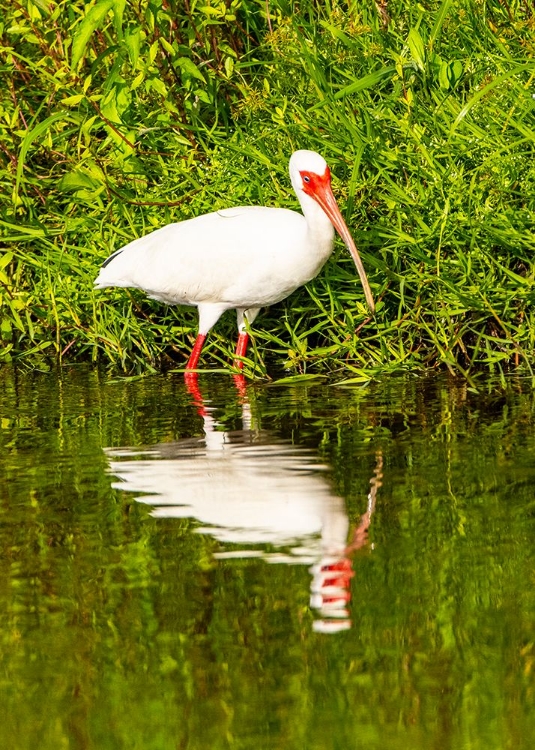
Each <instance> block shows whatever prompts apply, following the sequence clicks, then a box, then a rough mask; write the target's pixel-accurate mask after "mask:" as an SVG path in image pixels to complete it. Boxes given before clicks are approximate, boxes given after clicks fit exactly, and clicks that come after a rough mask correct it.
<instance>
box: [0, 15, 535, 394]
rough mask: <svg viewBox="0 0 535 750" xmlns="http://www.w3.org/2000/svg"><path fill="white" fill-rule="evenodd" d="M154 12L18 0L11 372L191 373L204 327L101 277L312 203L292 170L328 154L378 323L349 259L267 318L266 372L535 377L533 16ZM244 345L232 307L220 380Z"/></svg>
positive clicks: (4, 224)
mask: <svg viewBox="0 0 535 750" xmlns="http://www.w3.org/2000/svg"><path fill="white" fill-rule="evenodd" d="M379 5H381V4H379ZM157 7H159V4H152V3H148V2H146V0H140V1H139V2H134V3H128V4H124V3H121V2H111V0H99V1H98V2H96V3H93V4H92V5H91V4H89V5H88V4H86V3H84V2H81V1H78V2H76V1H72V0H69V2H67V0H60V1H59V2H55V1H54V0H50V1H49V0H35V2H30V1H26V2H15V3H13V2H11V0H10V2H8V1H7V0H0V9H1V11H2V13H1V14H0V18H1V19H2V25H1V35H0V38H1V41H2V48H1V50H0V66H1V68H2V72H3V80H4V85H3V86H2V87H1V89H0V109H1V113H0V114H1V116H0V180H1V187H2V190H1V191H0V196H1V197H0V210H1V218H0V226H1V228H2V235H3V237H2V243H1V247H0V316H1V318H0V346H1V359H2V361H4V362H6V361H10V360H16V361H18V362H21V363H25V364H26V365H27V366H29V367H38V366H46V364H47V363H50V361H51V360H52V359H60V360H65V359H68V360H74V359H79V360H82V359H83V360H92V361H94V362H99V363H104V364H106V365H108V366H110V367H112V368H114V369H121V370H124V371H126V372H130V373H136V372H137V373H142V372H145V371H147V370H151V369H159V368H161V367H169V366H171V367H177V368H180V367H183V366H184V364H185V362H186V359H187V356H188V352H189V349H190V347H191V345H192V342H193V339H194V336H195V328H196V316H195V312H194V311H193V310H187V309H182V308H181V309H170V308H166V307H165V306H163V305H159V304H158V303H153V302H150V301H148V300H147V299H145V298H144V296H143V294H141V293H138V292H136V291H128V290H108V291H104V292H102V291H101V292H94V291H93V289H92V282H93V279H94V277H95V276H96V274H97V271H98V267H99V265H100V263H101V261H102V260H103V259H104V258H106V257H107V255H108V254H109V253H110V252H112V251H113V250H114V249H117V248H119V247H121V246H122V245H123V244H125V243H127V242H128V241H130V240H131V239H133V238H134V237H137V236H139V235H142V234H143V233H146V232H148V231H150V230H152V229H153V228H156V227H159V226H161V225H163V224H165V223H167V222H169V221H176V220H180V219H184V218H188V217H191V216H194V215H197V214H200V213H204V212H207V211H209V210H212V209H213V208H214V207H222V206H228V205H236V204H256V203H258V204H269V205H278V206H288V207H297V204H296V199H295V196H294V195H293V193H292V191H291V187H290V184H289V178H288V174H287V163H288V158H289V155H290V154H291V152H292V151H293V150H294V149H296V148H311V149H315V150H318V151H320V152H321V153H322V154H323V155H324V156H325V158H326V159H327V160H328V162H329V164H330V165H331V169H332V171H333V173H334V175H335V180H334V191H335V194H336V195H337V197H338V199H339V201H340V203H341V205H342V207H343V211H344V214H345V216H346V220H347V222H348V225H349V226H350V228H351V230H352V232H353V234H354V237H355V239H356V241H357V245H358V246H359V248H360V250H361V253H362V256H363V260H364V264H365V266H366V268H367V270H368V274H369V277H370V281H371V283H372V288H373V290H374V294H375V296H376V298H377V299H378V301H379V302H378V305H377V312H376V314H375V316H374V317H373V319H371V320H368V318H367V316H366V310H365V306H364V299H363V295H362V291H361V288H360V285H359V283H358V279H357V277H356V274H355V271H354V268H353V265H352V261H351V259H350V258H349V256H346V253H345V252H344V251H343V250H342V248H341V247H340V251H339V252H338V250H337V252H336V253H335V255H334V256H333V259H332V260H331V261H330V262H329V263H328V264H327V266H326V267H325V268H324V270H323V271H322V272H321V274H320V275H319V276H318V277H317V279H316V280H315V281H314V282H312V283H311V284H309V285H308V286H307V287H306V288H303V289H301V290H299V291H298V292H296V293H295V294H293V295H292V296H291V297H290V298H289V299H288V300H287V301H286V302H284V303H282V304H280V305H276V306H274V307H273V308H270V309H269V310H267V311H264V312H263V313H262V315H261V316H260V317H259V318H258V319H257V321H256V322H255V325H254V346H253V347H252V348H251V351H250V360H249V362H248V365H247V368H246V369H247V372H248V373H249V374H250V375H255V376H266V375H275V374H281V373H283V372H284V371H285V374H286V375H310V374H320V373H322V374H332V375H333V376H336V377H337V378H338V379H346V380H348V379H356V380H359V379H369V378H370V377H373V376H374V375H376V374H378V373H381V372H384V371H392V370H399V369H409V370H422V371H423V370H429V369H431V368H444V367H447V368H448V369H450V370H451V371H452V372H455V373H460V374H463V375H464V376H465V377H467V378H468V379H469V380H471V379H473V378H474V377H475V376H476V375H477V374H478V373H481V372H492V373H494V374H499V375H501V376H502V377H504V376H505V374H506V373H507V372H508V371H510V370H511V369H512V368H515V369H517V370H520V371H521V372H526V373H529V374H532V370H533V368H534V366H535V357H534V335H535V321H534V318H533V301H534V299H535V289H534V283H535V268H534V263H533V257H534V251H535V233H534V232H533V225H534V217H535V198H534V195H535V161H534V159H533V155H534V146H535V99H534V93H535V59H534V53H535V42H534V41H533V39H534V31H535V10H534V9H533V8H532V7H531V6H530V5H529V4H528V3H521V2H508V3H507V2H499V1H498V0H490V1H489V2H471V1H469V0H460V2H455V3H453V2H451V0H449V1H448V0H444V1H443V2H428V3H426V4H425V5H424V4H416V3H414V2H410V1H409V0H397V1H396V2H389V3H383V4H382V5H381V7H383V8H386V13H387V16H388V18H385V16H384V15H382V14H381V13H379V11H378V5H377V4H376V3H375V2H373V1H372V0H363V1H362V2H358V3H357V2H349V3H341V2H327V3H325V2H322V3H319V2H313V1H312V0H304V1H303V2H301V3H292V2H283V1H282V0H270V1H269V3H267V4H266V2H265V0H232V2H225V3H223V2H221V1H219V2H213V1H212V2H209V0H206V2H204V3H203V4H202V5H201V4H199V5H198V4H196V3H195V2H194V1H193V0H190V2H188V3H185V2H174V1H173V2H170V3H169V4H168V5H167V6H166V8H167V9H166V10H163V9H161V8H160V9H159V10H156V9H157ZM266 8H268V9H269V14H270V17H269V23H268V19H267V18H266ZM337 247H338V246H337ZM234 338H235V319H234V316H233V315H231V314H230V313H229V314H227V315H226V316H225V317H224V318H223V319H222V320H221V321H220V323H219V324H218V325H217V327H216V329H215V330H214V331H213V332H212V333H211V334H210V339H209V344H208V345H207V348H206V351H205V353H204V356H203V364H204V365H205V366H209V367H220V366H229V363H231V361H232V349H233V343H234Z"/></svg>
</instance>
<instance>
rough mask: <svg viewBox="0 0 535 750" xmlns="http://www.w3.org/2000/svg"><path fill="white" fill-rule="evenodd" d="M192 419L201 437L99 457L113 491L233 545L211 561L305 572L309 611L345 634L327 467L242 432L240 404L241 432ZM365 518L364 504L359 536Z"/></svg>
mask: <svg viewBox="0 0 535 750" xmlns="http://www.w3.org/2000/svg"><path fill="white" fill-rule="evenodd" d="M200 413H202V416H203V421H204V436H203V437H200V438H194V439H188V440H181V441H179V442H173V443H163V444H160V445H156V446H153V447H151V448H148V449H146V450H139V449H131V448H121V449H107V451H106V453H107V455H108V457H109V459H110V472H111V473H112V474H114V475H115V476H116V477H118V479H119V481H118V482H116V483H114V485H113V486H114V487H115V488H117V489H122V490H126V491H128V492H135V493H139V496H138V497H137V498H136V499H137V500H139V501H140V502H143V503H147V504H149V505H153V506H154V510H153V511H152V514H153V515H154V516H156V517H166V518H169V517H173V518H184V517H190V518H195V519H197V520H198V521H199V522H200V524H201V525H200V527H199V528H198V529H197V531H198V532H200V533H204V534H210V535H211V536H213V537H214V538H215V539H218V540H219V541H220V542H223V543H228V544H234V545H238V549H233V550H229V549H227V550H223V551H222V552H220V553H217V555H216V556H217V557H219V558H230V557H261V558H263V559H265V560H267V561H269V562H274V563H275V562H277V563H301V564H303V563H305V564H308V565H312V566H313V568H312V569H311V571H312V572H313V587H312V592H313V593H312V600H311V601H312V606H313V607H314V608H316V609H319V610H320V611H321V612H322V616H323V615H324V616H325V617H327V618H329V619H331V618H336V620H337V622H338V625H337V626H334V624H332V625H331V626H330V629H340V628H341V627H345V628H347V627H350V622H349V620H348V612H347V607H346V605H347V601H348V600H349V580H350V577H351V575H352V571H351V563H350V561H349V558H348V557H347V552H348V551H350V550H349V548H348V542H347V535H348V528H349V522H348V518H347V514H346V511H345V506H344V501H343V500H342V498H341V497H339V496H338V495H336V494H334V492H333V491H332V489H331V487H330V484H329V481H328V479H327V477H326V476H325V471H326V468H327V467H325V466H324V465H321V464H320V463H319V462H318V460H317V456H316V454H315V453H314V452H313V451H312V450H308V449H306V448H303V447H300V446H296V445H292V444H291V443H289V442H285V441H283V440H281V439H279V438H276V437H274V436H273V435H272V434H270V433H268V432H266V431H259V430H254V429H251V428H250V413H249V406H248V404H244V406H243V417H244V420H243V421H244V428H245V429H243V430H241V431H236V432H224V431H221V430H218V429H217V423H216V422H215V420H214V419H213V417H212V415H211V414H210V410H209V409H208V408H204V409H203V410H202V412H200ZM373 502H374V501H373ZM372 512H373V503H372V502H370V504H369V506H368V511H367V513H366V514H365V518H366V519H367V521H366V528H367V526H368V525H369V519H370V517H371V514H372ZM363 518H364V517H363ZM362 525H363V524H362V522H361V525H360V526H359V529H360V528H361V527H362ZM362 539H363V540H365V531H364V532H363V534H362ZM266 545H269V548H270V551H267V550H265V548H264V547H265V546H266ZM357 546H362V544H361V543H359V544H357ZM350 547H351V545H350ZM274 550H276V551H274ZM335 571H336V575H332V573H334V572H335ZM337 590H338V591H339V592H340V595H339V596H338V597H337V594H336V591H337ZM318 625H319V623H318Z"/></svg>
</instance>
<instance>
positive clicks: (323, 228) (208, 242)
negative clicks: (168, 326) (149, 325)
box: [95, 151, 375, 371]
mask: <svg viewBox="0 0 535 750" xmlns="http://www.w3.org/2000/svg"><path fill="white" fill-rule="evenodd" d="M290 178H291V181H292V185H293V188H294V190H295V192H296V195H297V198H298V199H299V203H300V204H301V209H302V211H303V213H302V214H300V213H297V212H296V211H289V210H288V209H285V208H267V207H264V206H241V207H238V208H228V209H223V210H220V211H214V212H213V213H209V214H205V215H203V216H198V217H196V218H194V219H188V220H186V221H181V222H179V223H176V224H168V225H167V226H164V227H162V228H161V229H157V230H156V231H154V232H151V233H150V234H148V235H147V236H145V237H140V238H139V239H137V240H134V241H133V242H130V243H129V244H128V245H125V246H124V247H122V248H121V249H119V250H117V251H116V252H114V253H113V255H110V257H109V258H108V259H107V260H106V261H104V263H103V265H102V267H101V269H100V273H99V275H98V277H97V279H96V280H95V286H96V287H97V288H99V289H102V288H104V287H110V286H118V287H134V288H136V289H143V290H144V291H145V292H146V293H147V294H148V295H149V297H150V298H151V299H156V300H159V301H160V302H165V303H167V304H169V305H193V306H195V307H197V308H198V310H199V330H198V334H197V338H196V341H195V345H194V347H193V350H192V352H191V355H190V357H189V360H188V363H187V366H186V370H187V371H191V370H195V369H196V367H197V364H198V361H199V357H200V354H201V350H202V347H203V344H204V342H205V339H206V336H207V334H208V332H209V331H210V329H211V328H212V327H213V326H214V325H215V323H216V322H217V321H218V320H219V318H220V317H221V315H222V314H223V313H224V312H225V310H230V309H236V312H237V316H238V331H239V337H238V344H237V347H236V355H235V356H236V358H235V362H234V364H235V366H236V367H238V368H240V369H241V367H242V366H243V360H242V358H243V357H244V356H245V353H246V351H247V342H248V334H247V330H246V328H247V325H246V322H247V323H248V324H250V323H252V322H253V321H254V319H255V318H256V316H257V315H258V313H259V312H260V308H261V307H264V306H267V305H272V304H274V303H275V302H280V301H281V300H283V299H284V298H285V297H287V296H288V295H289V294H291V293H292V292H293V291H294V290H295V289H297V287H299V286H302V285H303V284H306V283H307V282H308V281H310V280H311V279H313V278H314V277H315V276H316V275H317V274H318V273H319V271H320V269H321V268H322V266H323V265H324V264H325V263H326V261H327V260H328V258H329V256H330V255H331V252H332V249H333V245H334V228H333V227H335V228H336V229H337V230H338V232H339V234H340V236H341V237H342V239H343V240H344V242H345V244H346V245H347V248H348V250H349V252H350V253H351V255H352V257H353V260H354V261H355V265H356V267H357V270H358V273H359V276H360V280H361V282H362V286H363V287H364V294H365V297H366V302H367V304H368V307H369V309H370V312H373V311H374V308H375V305H374V301H373V296H372V293H371V290H370V285H369V284H368V279H367V277H366V272H365V270H364V266H363V265H362V261H361V259H360V256H359V253H358V250H357V248H356V246H355V243H354V242H353V239H352V237H351V234H350V232H349V229H348V228H347V226H346V223H345V222H344V219H343V218H342V214H341V213H340V209H339V208H338V205H337V203H336V200H335V198H334V195H333V193H332V190H331V174H330V171H329V167H328V166H327V162H326V161H325V159H324V158H323V157H322V156H320V155H319V154H317V153H316V152H315V151H296V152H295V153H294V154H293V155H292V157H291V159H290Z"/></svg>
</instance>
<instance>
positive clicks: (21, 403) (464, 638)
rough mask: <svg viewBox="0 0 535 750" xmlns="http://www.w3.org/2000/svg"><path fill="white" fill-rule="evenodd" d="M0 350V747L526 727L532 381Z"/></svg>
mask: <svg viewBox="0 0 535 750" xmlns="http://www.w3.org/2000/svg"><path fill="white" fill-rule="evenodd" d="M188 385H189V387H186V386H185V384H184V381H183V379H182V378H180V377H175V376H173V375H167V376H154V377H148V378H143V379H138V380H121V379H118V380H113V379H110V378H109V377H106V376H105V375H104V374H102V373H99V372H98V371H95V370H88V369H85V368H71V369H65V370H64V371H62V372H61V373H59V374H49V375H38V374H21V373H18V372H17V371H15V370H12V369H9V368H4V369H2V370H0V388H1V393H2V413H1V415H0V416H1V419H0V428H1V429H0V476H1V482H0V550H1V554H0V625H1V627H0V704H1V707H2V716H3V721H2V722H0V747H9V748H17V750H18V749H19V748H20V750H26V748H32V750H33V748H39V749H40V750H52V748H53V749H54V750H56V749H57V748H60V747H68V748H88V749H90V750H92V749H93V748H98V750H112V749H115V748H125V747H128V748H143V750H147V749H149V750H152V749H154V750H167V749H168V748H169V749H170V748H188V749H189V750H205V749H206V748H210V750H212V749H213V750H219V749H223V748H225V749H227V748H228V749H231V750H232V749H233V748H236V749H238V748H239V749H240V750H242V749H245V750H249V748H250V749H251V750H253V748H254V750H257V748H269V749H270V750H271V748H275V747H280V748H284V750H303V749H304V750H316V749H318V750H338V748H342V747H344V748H345V747H350V748H353V747H358V748H365V749H366V750H368V749H370V750H398V748H399V749H400V750H401V748H403V750H406V748H411V750H412V749H414V750H429V748H437V749H438V748H440V750H442V748H469V749H470V750H472V749H473V750H503V748H515V750H517V749H518V748H520V750H524V748H525V749H526V750H528V748H529V749H531V748H532V747H533V746H534V744H535V718H534V717H535V635H534V633H535V627H534V623H535V587H534V586H533V583H534V580H535V552H534V537H535V500H534V497H533V486H534V485H535V396H534V392H533V391H531V390H529V389H528V388H525V387H524V386H523V384H522V383H521V382H520V381H517V380H511V382H510V384H509V387H508V389H507V390H506V391H503V390H500V389H498V388H496V387H495V384H494V383H492V382H490V381H489V382H488V383H486V384H484V385H482V387H481V390H480V392H479V393H473V392H471V391H470V390H469V389H468V388H467V386H466V384H465V383H460V382H456V381H452V380H450V379H448V378H445V377H433V378H427V379H420V380H418V379H416V378H398V379H385V380H384V381H383V382H379V383H375V384H371V385H370V386H368V387H366V388H355V387H348V388H341V387H336V386H331V387H327V386H323V385H322V386H318V385H314V384H308V385H307V384H301V385H299V384H294V385H282V384H281V385H277V384H276V383H274V384H269V385H265V384H264V385H254V384H247V383H245V382H244V381H240V382H237V383H233V382H232V381H231V380H229V379H228V378H226V377H212V376H210V375H206V376H203V377H201V378H200V379H199V381H198V384H196V385H195V384H192V383H191V382H190V383H189V384H188Z"/></svg>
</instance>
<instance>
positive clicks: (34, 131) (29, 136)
mask: <svg viewBox="0 0 535 750" xmlns="http://www.w3.org/2000/svg"><path fill="white" fill-rule="evenodd" d="M58 120H65V121H67V122H73V123H75V124H79V118H77V117H75V116H74V115H69V114H68V113H66V112H55V113H54V114H53V115H50V117H47V118H46V120H43V121H42V122H40V123H39V124H38V125H36V126H35V127H34V128H31V129H30V130H28V131H27V133H26V135H25V136H24V139H23V141H22V144H21V147H20V151H19V158H18V161H17V173H16V176H15V187H14V190H13V201H14V202H15V203H16V202H17V200H18V195H19V189H20V183H21V181H22V173H23V170H24V165H25V162H26V154H27V153H28V149H29V148H30V146H31V145H32V143H33V142H34V141H35V140H36V139H37V138H39V137H40V136H41V135H42V134H43V133H46V132H48V131H49V130H50V126H51V125H53V124H54V123H55V122H57V121H58Z"/></svg>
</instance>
